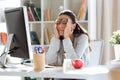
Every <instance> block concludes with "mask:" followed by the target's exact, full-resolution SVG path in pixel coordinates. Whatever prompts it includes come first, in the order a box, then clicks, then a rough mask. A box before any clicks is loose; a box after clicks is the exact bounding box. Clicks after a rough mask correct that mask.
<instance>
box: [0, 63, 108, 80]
mask: <svg viewBox="0 0 120 80" xmlns="http://www.w3.org/2000/svg"><path fill="white" fill-rule="evenodd" d="M108 72H109V70H108V69H107V68H105V67H103V66H98V67H86V68H83V69H81V70H73V71H69V72H66V73H64V72H63V69H62V67H53V68H45V69H44V70H43V71H41V72H35V71H33V67H29V66H24V65H22V66H21V65H17V66H16V67H11V68H5V69H2V68H0V76H23V77H25V76H26V77H46V78H48V77H49V78H50V77H51V78H73V79H75V78H79V79H96V80H98V79H100V80H109V79H108Z"/></svg>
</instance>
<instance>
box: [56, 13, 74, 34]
mask: <svg viewBox="0 0 120 80" xmlns="http://www.w3.org/2000/svg"><path fill="white" fill-rule="evenodd" d="M68 19H69V24H70V25H71V26H72V24H73V23H72V20H71V19H70V18H69V17H68V16H67V15H60V16H59V17H58V19H57V20H56V23H57V30H58V33H59V35H60V36H63V35H64V30H65V28H66V26H67V23H68Z"/></svg>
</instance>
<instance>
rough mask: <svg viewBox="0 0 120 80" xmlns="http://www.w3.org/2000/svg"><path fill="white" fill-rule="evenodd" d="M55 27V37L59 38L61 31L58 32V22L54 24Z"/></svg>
mask: <svg viewBox="0 0 120 80" xmlns="http://www.w3.org/2000/svg"><path fill="white" fill-rule="evenodd" d="M53 28H54V36H55V38H59V33H58V30H57V23H55V24H54V26H53Z"/></svg>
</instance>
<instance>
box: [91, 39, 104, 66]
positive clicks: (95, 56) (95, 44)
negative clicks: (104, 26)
mask: <svg viewBox="0 0 120 80" xmlns="http://www.w3.org/2000/svg"><path fill="white" fill-rule="evenodd" d="M90 46H91V49H92V51H91V52H90V66H96V65H100V64H101V61H102V54H103V40H92V41H91V44H90Z"/></svg>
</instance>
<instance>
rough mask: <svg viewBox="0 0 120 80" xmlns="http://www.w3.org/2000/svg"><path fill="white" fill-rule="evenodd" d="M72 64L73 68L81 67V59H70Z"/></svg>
mask: <svg viewBox="0 0 120 80" xmlns="http://www.w3.org/2000/svg"><path fill="white" fill-rule="evenodd" d="M72 65H73V67H74V68H75V69H81V68H82V67H83V61H82V60H81V59H74V60H72Z"/></svg>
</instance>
